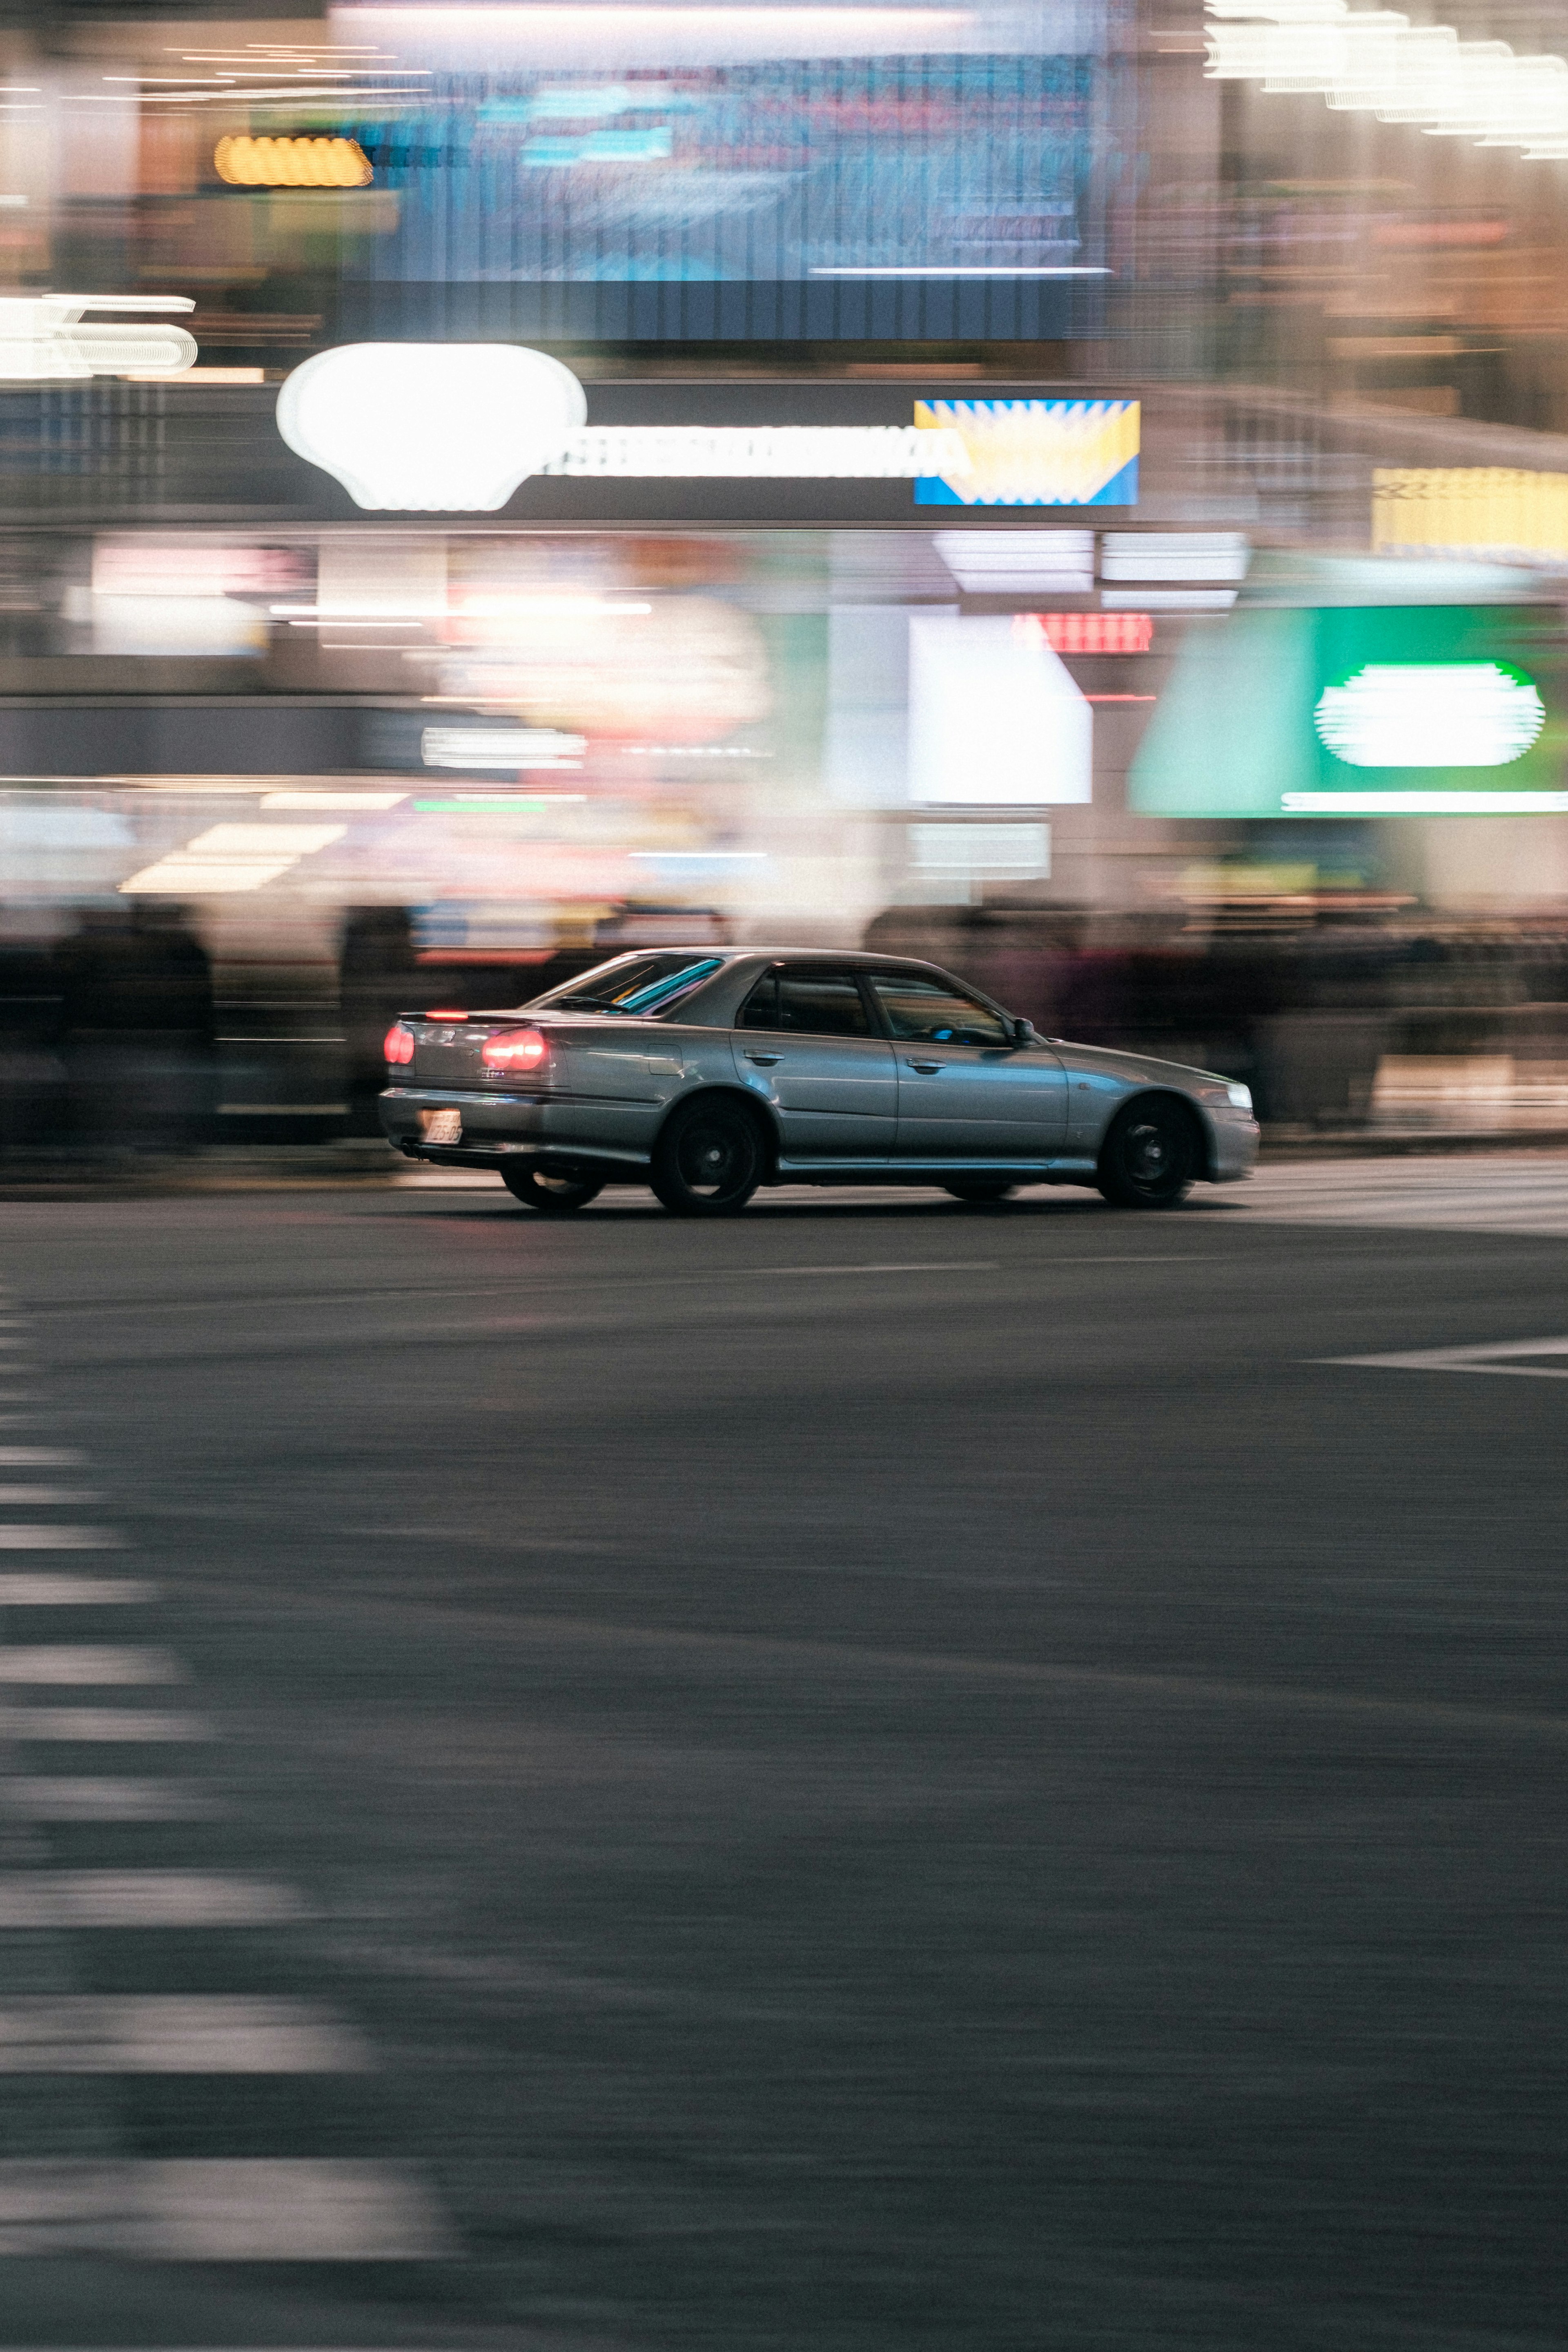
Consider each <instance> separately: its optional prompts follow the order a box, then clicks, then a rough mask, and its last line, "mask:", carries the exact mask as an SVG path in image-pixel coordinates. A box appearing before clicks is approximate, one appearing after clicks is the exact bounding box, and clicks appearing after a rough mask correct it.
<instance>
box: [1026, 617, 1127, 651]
mask: <svg viewBox="0 0 1568 2352" xmlns="http://www.w3.org/2000/svg"><path fill="white" fill-rule="evenodd" d="M1023 617H1025V618H1026V620H1028V621H1030V622H1031V623H1032V624H1033V625H1034V626H1035V627H1036V628H1037V629H1038V630H1039V631H1040V633H1041V635H1043V636H1044V638H1045V640H1046V643H1047V645H1048V646H1050V648H1051V651H1052V652H1053V653H1058V654H1146V653H1147V652H1148V651H1149V649H1150V647H1151V646H1152V644H1153V642H1154V617H1153V614H1152V613H1030V614H1026V615H1024V616H1023Z"/></svg>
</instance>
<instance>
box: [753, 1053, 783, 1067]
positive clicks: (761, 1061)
mask: <svg viewBox="0 0 1568 2352" xmlns="http://www.w3.org/2000/svg"><path fill="white" fill-rule="evenodd" d="M783 1058H784V1056H783V1055H781V1054H753V1053H752V1051H751V1050H750V1048H748V1049H747V1053H746V1059H747V1061H748V1062H755V1064H756V1065H757V1067H758V1068H759V1069H760V1070H771V1069H772V1068H773V1064H774V1063H775V1062H778V1061H782V1060H783Z"/></svg>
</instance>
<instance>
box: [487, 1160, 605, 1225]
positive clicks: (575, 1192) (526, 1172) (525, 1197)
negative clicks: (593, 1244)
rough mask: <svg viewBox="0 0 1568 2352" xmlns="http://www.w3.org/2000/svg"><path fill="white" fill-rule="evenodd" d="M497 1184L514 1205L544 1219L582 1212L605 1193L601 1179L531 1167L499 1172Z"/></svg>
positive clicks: (599, 1177)
mask: <svg viewBox="0 0 1568 2352" xmlns="http://www.w3.org/2000/svg"><path fill="white" fill-rule="evenodd" d="M500 1173H501V1182H502V1183H503V1184H504V1185H505V1186H506V1189H507V1191H508V1192H510V1194H511V1197H512V1199H513V1200H514V1201H521V1202H522V1204H523V1206H524V1208H525V1209H537V1210H539V1212H540V1213H541V1214H542V1215H543V1216H546V1217H569V1216H571V1214H572V1213H573V1211H574V1210H575V1209H585V1208H586V1207H587V1205H588V1203H589V1202H590V1201H596V1200H597V1199H598V1197H599V1195H600V1193H601V1192H603V1191H604V1189H605V1182H604V1179H603V1177H601V1176H579V1175H575V1174H572V1173H569V1172H567V1171H547V1170H544V1169H540V1168H532V1167H507V1168H503V1169H502V1170H501V1172H500Z"/></svg>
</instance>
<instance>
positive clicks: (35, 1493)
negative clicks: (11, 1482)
mask: <svg viewBox="0 0 1568 2352" xmlns="http://www.w3.org/2000/svg"><path fill="white" fill-rule="evenodd" d="M102 1500H103V1496H102V1495H101V1494H100V1493H99V1491H98V1490H97V1488H96V1487H92V1486H0V1509H15V1508H17V1507H21V1508H22V1509H37V1510H40V1511H49V1510H60V1509H62V1508H64V1507H66V1506H67V1505H69V1506H70V1507H72V1508H73V1509H76V1510H79V1509H80V1508H81V1506H82V1505H83V1504H84V1503H101V1502H102Z"/></svg>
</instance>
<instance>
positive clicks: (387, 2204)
mask: <svg viewBox="0 0 1568 2352" xmlns="http://www.w3.org/2000/svg"><path fill="white" fill-rule="evenodd" d="M453 2251H454V2248H453V2246H452V2243H451V2241H450V2239H449V2237H448V2236H447V2232H446V2231H445V2229H444V2228H443V2226H442V2223H441V2221H440V2217H439V2215H438V2214H437V2210H436V2208H435V2206H434V2205H433V2204H432V2202H431V2200H430V2199H429V2197H428V2196H427V2195H426V2192H425V2190H424V2189H422V2188H421V2187H420V2185H419V2183H418V2181H417V2180H416V2179H414V2178H413V2176H412V2175H411V2174H410V2173H408V2172H406V2171H405V2170H404V2169H403V2168H401V2167H400V2166H397V2165H391V2164H366V2163H358V2162H354V2163H347V2162H331V2161H315V2162H312V2161H308V2160H301V2159H294V2158H247V2159H237V2160H236V2159H230V2160H216V2161H210V2162H200V2163H156V2162H142V2163H134V2162H133V2163H126V2164H102V2165H99V2164H84V2163H73V2162H63V2163H62V2162H54V2163H31V2162H28V2161H26V2159H16V2158H11V2159H8V2160H6V2161H5V2162H3V2163H0V2255H4V2254H18V2255H20V2254H27V2255H39V2254H62V2253H106V2254H121V2255H130V2256H133V2257H135V2258H137V2259H139V2260H142V2261H149V2260H153V2261H163V2262H196V2263H199V2262H225V2263H235V2262H250V2263H266V2262H293V2263H300V2262H305V2263H310V2262H413V2261H421V2260H423V2261H428V2260H430V2259H432V2258H433V2257H438V2256H440V2255H444V2254H450V2253H451V2252H453Z"/></svg>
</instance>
